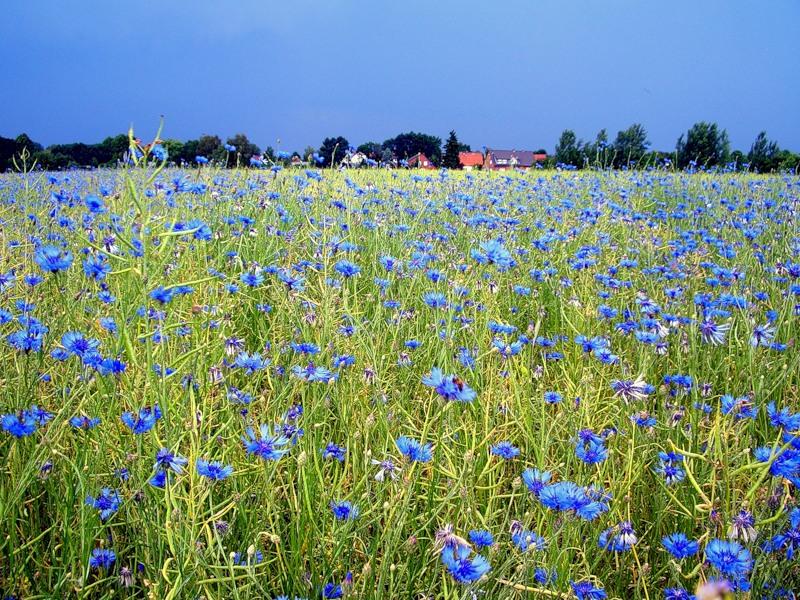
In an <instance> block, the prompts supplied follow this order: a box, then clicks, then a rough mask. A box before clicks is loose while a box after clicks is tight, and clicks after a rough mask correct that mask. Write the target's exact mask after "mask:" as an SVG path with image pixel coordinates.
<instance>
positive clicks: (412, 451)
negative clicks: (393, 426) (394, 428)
mask: <svg viewBox="0 0 800 600" xmlns="http://www.w3.org/2000/svg"><path fill="white" fill-rule="evenodd" d="M395 445H396V446H397V449H398V450H399V451H400V453H401V454H402V455H403V456H406V457H408V459H409V460H410V461H411V462H422V463H426V462H430V460H431V459H432V458H433V448H432V446H431V445H430V444H422V443H420V442H418V441H417V440H414V439H411V438H409V437H406V436H404V435H403V436H400V437H399V438H397V440H395Z"/></svg>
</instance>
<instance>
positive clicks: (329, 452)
mask: <svg viewBox="0 0 800 600" xmlns="http://www.w3.org/2000/svg"><path fill="white" fill-rule="evenodd" d="M345 453H346V451H345V449H344V448H342V447H341V446H337V445H336V444H334V443H333V442H331V443H329V444H328V445H327V446H325V448H324V449H323V450H322V458H324V459H331V458H332V459H334V460H338V461H339V462H344V458H345Z"/></svg>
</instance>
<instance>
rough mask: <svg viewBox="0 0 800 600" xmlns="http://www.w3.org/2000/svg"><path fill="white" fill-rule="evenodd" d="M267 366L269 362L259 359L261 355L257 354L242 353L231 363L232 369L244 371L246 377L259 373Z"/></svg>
mask: <svg viewBox="0 0 800 600" xmlns="http://www.w3.org/2000/svg"><path fill="white" fill-rule="evenodd" d="M268 364H269V360H268V359H264V358H261V354H259V353H258V352H253V353H252V354H248V353H247V352H242V353H240V354H239V355H238V356H237V357H236V359H235V360H234V361H233V366H234V367H236V368H238V369H244V371H245V373H247V374H248V375H252V374H253V373H255V372H256V371H261V370H262V369H264V368H266V366H267V365H268Z"/></svg>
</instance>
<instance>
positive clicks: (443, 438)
mask: <svg viewBox="0 0 800 600" xmlns="http://www.w3.org/2000/svg"><path fill="white" fill-rule="evenodd" d="M147 158H148V157H144V156H143V157H141V158H140V159H139V160H138V161H137V162H136V164H131V165H129V166H127V167H125V168H120V169H116V170H96V171H80V170H77V171H66V172H58V173H42V172H36V171H33V172H28V173H15V174H5V175H2V176H0V242H1V243H2V250H0V381H2V389H1V390H0V414H2V430H1V431H0V590H2V591H3V593H4V594H5V595H6V596H7V597H15V598H20V599H21V598H71V597H76V598H157V599H160V598H166V599H179V598H201V597H202V598H206V599H214V598H236V599H246V598H267V599H273V598H288V599H290V600H291V599H293V598H320V597H324V598H339V597H351V598H414V599H423V598H425V599H428V598H431V599H432V598H447V599H456V598H465V599H466V598H491V599H495V598H498V599H511V598H565V599H569V598H577V599H579V600H594V599H601V598H606V597H608V598H621V599H627V598H637V599H638V598H644V599H647V600H650V599H656V598H667V599H668V600H681V599H686V598H693V597H694V594H695V593H697V594H698V595H697V597H698V598H702V599H703V600H707V599H709V598H722V597H725V595H726V594H729V593H733V594H734V595H735V596H736V597H752V598H795V597H796V595H797V591H798V590H799V589H800V565H798V559H797V555H796V554H795V551H796V550H797V549H800V508H798V505H797V500H798V499H797V489H796V488H797V486H798V485H800V437H798V436H800V412H799V411H800V401H799V400H798V384H800V368H798V367H799V363H800V358H798V353H797V348H796V345H795V344H796V338H797V336H798V333H800V325H799V321H800V231H799V229H800V228H798V210H800V179H798V177H796V176H780V175H753V174H735V173H734V174H721V173H720V174H714V173H694V174H689V173H684V172H679V171H630V172H595V171H582V172H568V173H562V172H555V171H531V172H524V173H523V172H519V173H517V172H506V173H491V172H473V173H464V172H457V171H454V172H441V173H440V172H436V171H433V172H431V171H427V172H423V171H407V170H381V169H369V170H353V171H335V170H325V171H322V170H304V169H291V168H287V169H282V170H281V169H269V168H267V169H262V170H255V169H238V170H224V169H215V168H214V167H212V166H209V165H206V166H203V167H201V168H191V169H185V170H178V169H174V168H165V167H164V166H163V164H159V163H158V162H157V161H154V160H149V162H148V161H147ZM698 589H700V591H697V590H698ZM725 590H728V591H727V592H726V591H725ZM714 594H716V595H714ZM728 597H729V596H728Z"/></svg>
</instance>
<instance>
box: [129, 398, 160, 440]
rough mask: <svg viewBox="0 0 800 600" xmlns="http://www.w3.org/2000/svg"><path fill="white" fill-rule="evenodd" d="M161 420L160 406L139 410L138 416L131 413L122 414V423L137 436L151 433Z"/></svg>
mask: <svg viewBox="0 0 800 600" xmlns="http://www.w3.org/2000/svg"><path fill="white" fill-rule="evenodd" d="M160 418H161V408H160V407H159V406H158V404H156V405H154V406H153V407H152V408H151V407H149V406H146V407H144V408H142V409H141V410H139V414H138V416H137V415H134V414H133V413H131V412H124V413H122V422H123V423H125V425H127V426H128V428H129V429H130V430H131V431H132V432H133V433H135V434H137V435H138V434H142V433H146V432H148V431H150V430H151V429H152V428H153V427H155V424H156V421H158V420H159V419H160Z"/></svg>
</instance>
